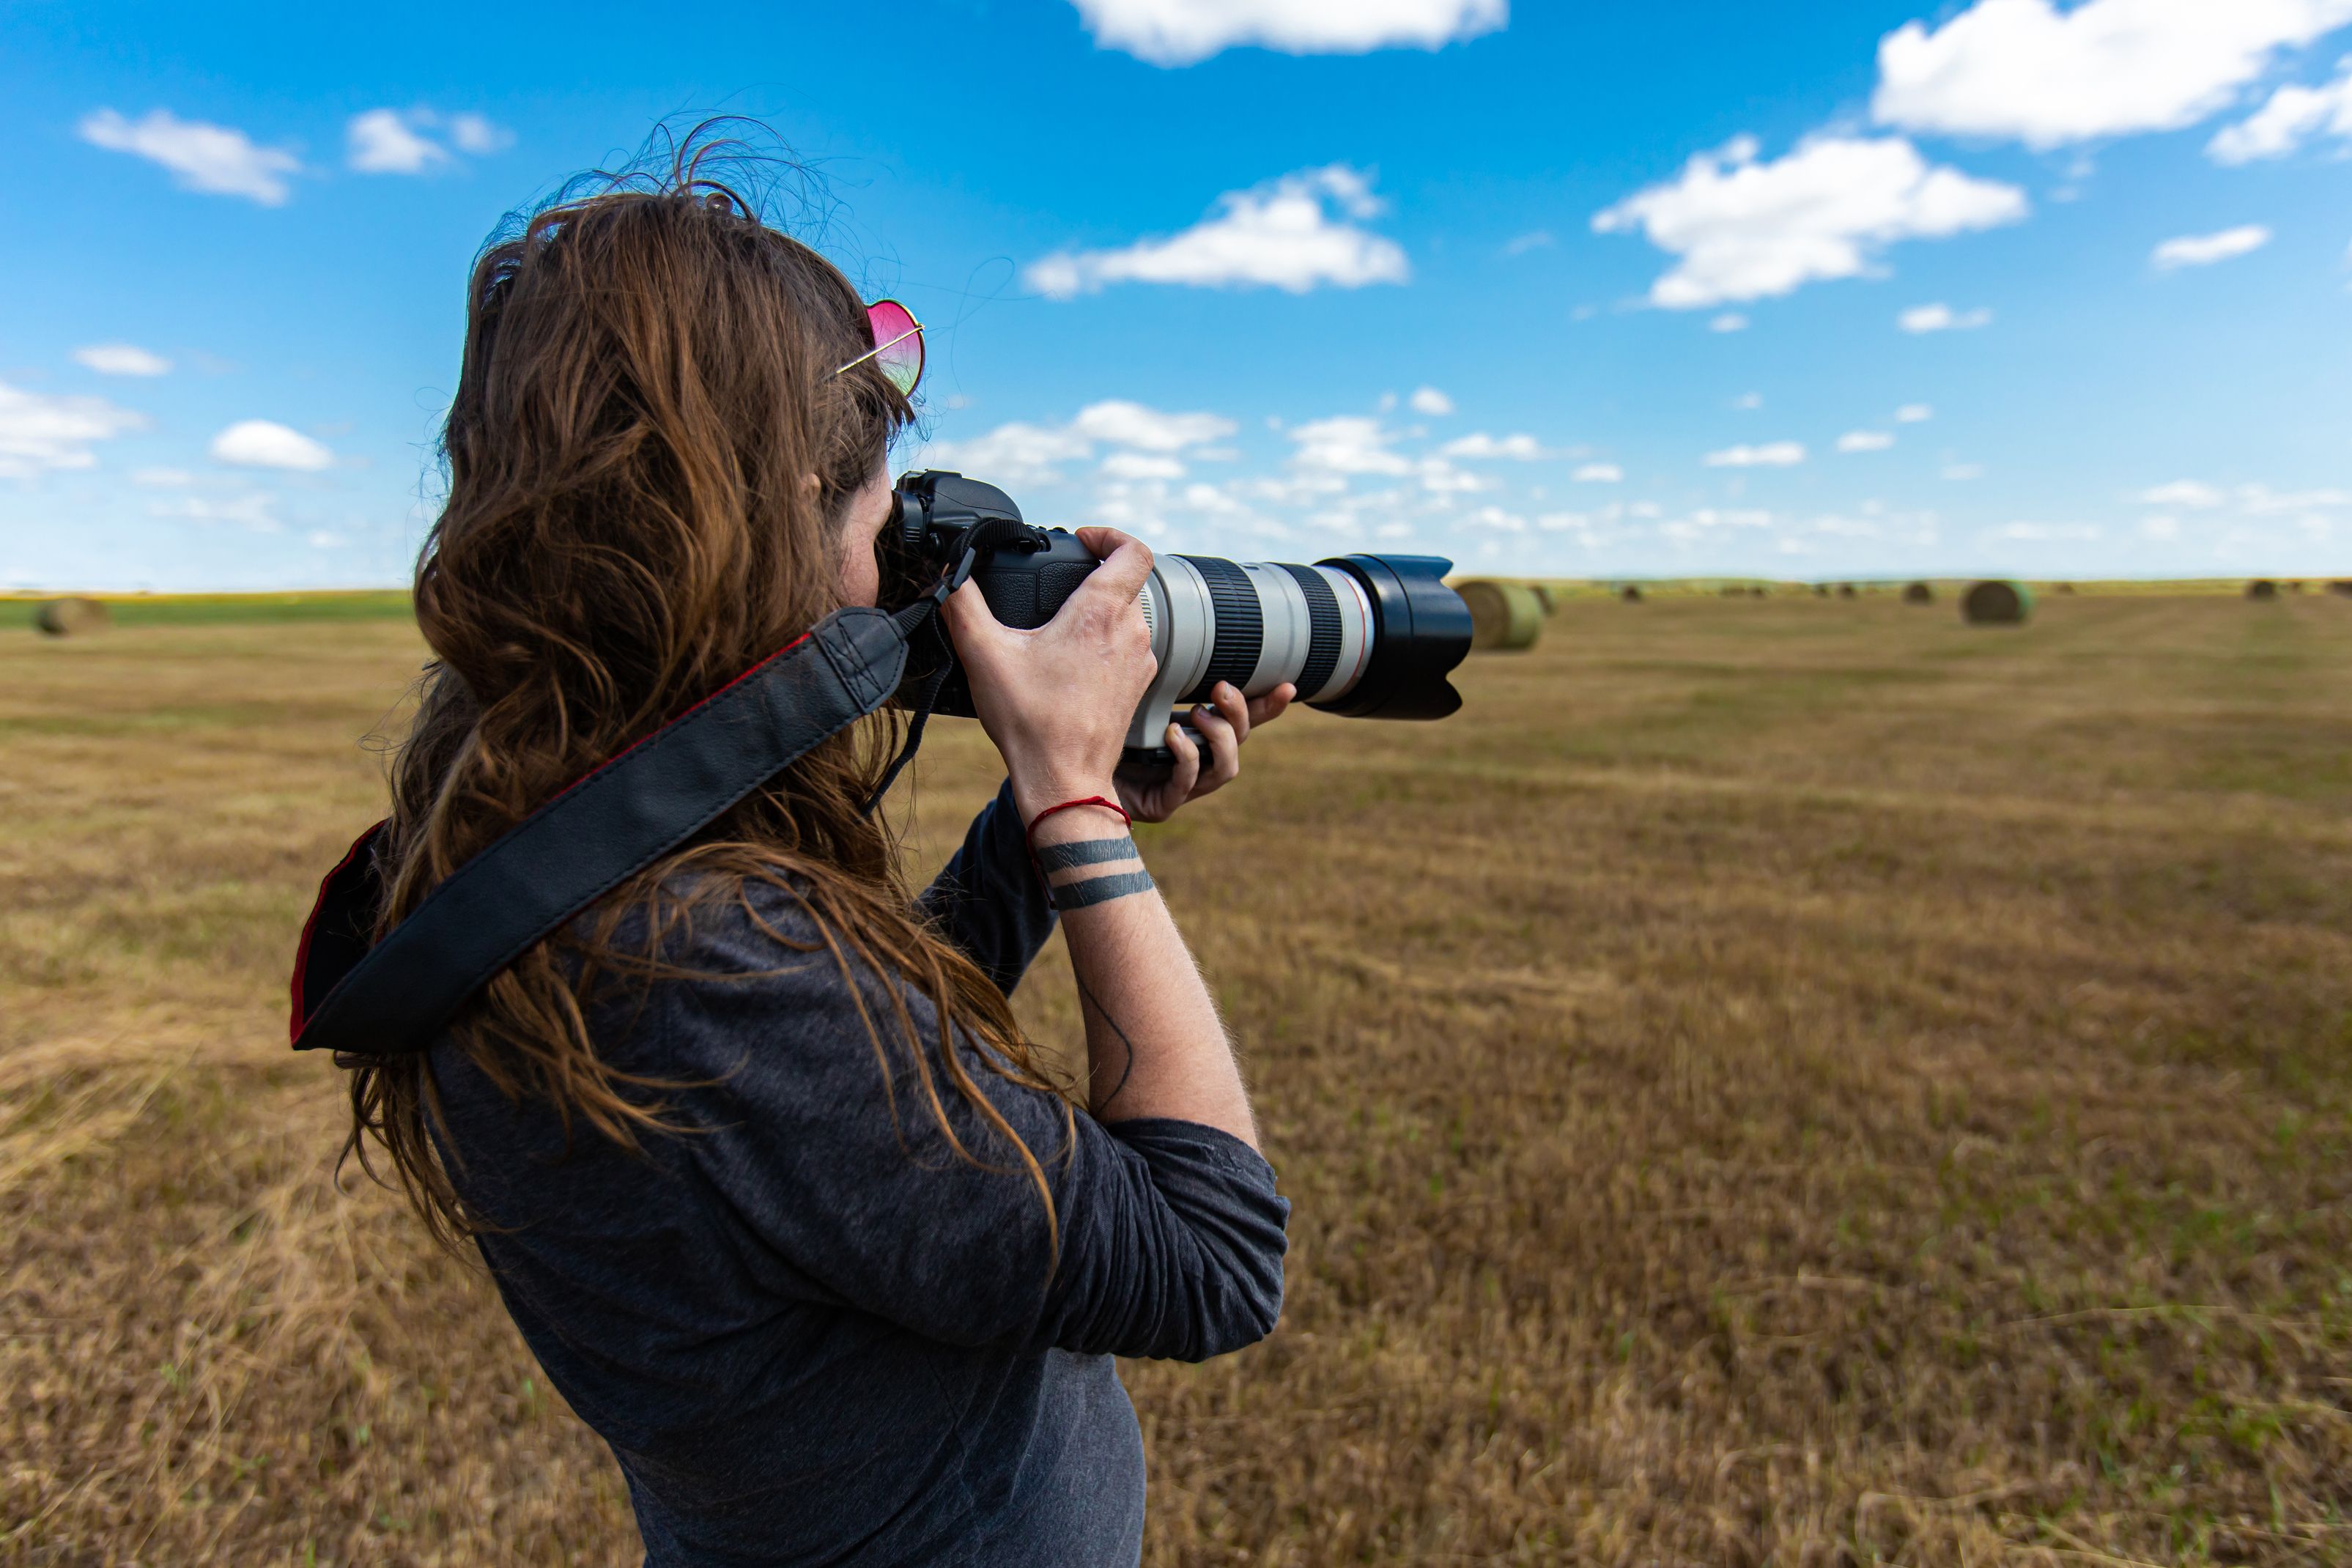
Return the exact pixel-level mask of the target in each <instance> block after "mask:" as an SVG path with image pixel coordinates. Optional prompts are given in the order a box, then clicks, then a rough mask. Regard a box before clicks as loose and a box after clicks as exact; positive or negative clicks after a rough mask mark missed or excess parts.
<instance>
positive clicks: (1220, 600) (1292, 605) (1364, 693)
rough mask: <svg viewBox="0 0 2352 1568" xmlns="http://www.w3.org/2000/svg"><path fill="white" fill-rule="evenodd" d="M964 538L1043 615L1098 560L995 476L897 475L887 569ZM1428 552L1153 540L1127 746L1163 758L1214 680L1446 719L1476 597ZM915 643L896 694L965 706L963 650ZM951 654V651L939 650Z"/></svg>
mask: <svg viewBox="0 0 2352 1568" xmlns="http://www.w3.org/2000/svg"><path fill="white" fill-rule="evenodd" d="M964 549H972V550H974V551H976V552H977V559H976V561H975V563H974V565H973V567H972V573H971V576H972V580H973V581H974V582H976V583H978V584H980V591H981V593H982V595H983V596H984V597H986V599H987V600H988V607H989V608H990V609H991V610H992V611H993V612H994V613H995V616H996V618H997V619H998V620H1000V621H1002V622H1003V623H1004V624H1005V625H1006V626H1022V627H1032V626H1044V625H1045V623H1046V622H1047V621H1049V620H1052V619H1053V618H1054V612H1055V611H1056V610H1058V609H1060V608H1061V607H1062V603H1063V601H1064V600H1066V599H1067V598H1068V597H1069V596H1070V595H1072V594H1073V593H1075V592H1076V590H1077V586H1078V584H1080V583H1083V582H1084V581H1086V579H1087V574H1089V573H1091V572H1092V571H1094V569H1095V567H1096V565H1097V562H1096V560H1095V558H1094V556H1093V555H1091V554H1090V553H1088V552H1087V547H1086V546H1085V545H1083V544H1081V543H1079V542H1078V541H1077V538H1076V535H1074V534H1071V533H1069V532H1067V531H1064V530H1062V529H1058V528H1054V529H1046V528H1038V527H1035V526H1034V525H1032V524H1030V523H1028V522H1026V521H1023V519H1022V516H1021V509H1020V508H1019V507H1017V506H1015V505H1013V498H1012V497H1010V496H1008V495H1006V494H1005V493H1004V492H1003V490H1001V489H997V488H996V487H995V486H994V485H991V484H983V483H982V482H981V481H980V480H978V479H966V478H964V476H962V475H961V474H957V473H950V472H948V471H945V470H941V469H927V470H925V471H922V472H919V473H910V474H908V475H906V476H904V477H903V478H901V479H899V480H898V488H897V489H896V490H895V491H894V492H893V495H892V498H891V505H890V521H889V523H888V525H887V527H886V528H885V529H884V530H883V537H882V554H883V560H884V564H885V568H886V570H887V572H888V573H889V574H890V575H891V576H893V577H895V578H896V579H897V580H898V582H899V583H900V584H902V585H903V588H904V591H905V592H906V593H907V594H908V595H909V596H911V595H913V594H914V593H917V592H919V591H921V590H922V589H923V588H927V587H929V585H930V584H932V583H934V582H936V581H937V580H938V578H939V575H940V572H941V571H943V570H945V569H947V568H948V567H950V566H951V565H952V564H954V563H955V562H956V560H958V559H960V558H961V551H962V550H964ZM1452 569H1453V563H1452V562H1449V561H1446V560H1444V558H1442V557H1440V556H1435V555H1341V556H1335V557H1333V558H1331V559H1329V560H1327V561H1322V562H1318V563H1317V564H1315V565H1312V566H1295V565H1289V564H1269V563H1263V562H1255V561H1252V562H1234V561H1224V560H1220V559H1219V558H1217V557H1216V556H1213V555H1159V556H1156V557H1155V558H1154V560H1153V563H1152V567H1151V575H1150V578H1149V579H1148V580H1146V582H1145V583H1144V585H1143V592H1142V594H1141V595H1140V597H1141V600H1142V604H1143V618H1144V621H1145V623H1146V624H1147V625H1148V626H1150V628H1151V651H1152V653H1153V654H1154V655H1155V656H1156V657H1157V658H1159V661H1160V674H1159V677H1158V679H1155V680H1154V681H1153V682H1152V684H1151V689H1150V691H1149V692H1148V693H1146V694H1145V696H1144V699H1143V705H1142V706H1141V707H1139V708H1138V709H1137V710H1136V711H1135V721H1134V722H1133V723H1132V724H1130V725H1129V728H1128V732H1127V752H1126V760H1127V761H1128V762H1129V763H1133V764H1143V765H1155V764H1156V765H1160V766H1165V765H1167V764H1169V763H1171V762H1173V760H1174V758H1173V756H1172V755H1171V752H1169V750H1168V748H1167V746H1166V745H1165V743H1164V738H1165V736H1166V734H1167V731H1168V721H1169V716H1170V714H1171V712H1172V711H1173V710H1175V709H1177V708H1179V707H1181V706H1186V705H1189V704H1192V703H1194V702H1202V701H1205V700H1207V699H1208V695H1209V692H1210V690H1211V689H1213V688H1214V687H1215V686H1216V684H1217V683H1218V682H1219V681H1221V680H1229V681H1231V682H1233V684H1234V686H1236V687H1238V688H1239V689H1241V691H1242V692H1243V693H1244V695H1246V696H1251V697H1255V696H1257V695H1259V694H1261V693H1263V692H1266V691H1271V690H1272V689H1274V688H1276V687H1277V686H1279V685H1281V684H1282V683H1283V682H1284V681H1289V682H1291V683H1292V684H1294V685H1295V686H1297V689H1298V696H1299V700H1302V701H1304V702H1306V703H1307V705H1308V706H1309V707H1313V708H1320V709H1322V710H1324V711H1325V712H1328V713H1339V714H1344V715H1346V716H1348V717H1349V718H1354V719H1443V718H1444V717H1445V716H1446V715H1447V714H1449V713H1451V712H1453V711H1454V710H1455V709H1457V708H1459V707H1461V706H1462V697H1461V694H1460V693H1459V692H1457V691H1455V690H1454V686H1453V683H1452V682H1451V681H1449V680H1448V679H1446V677H1447V676H1448V675H1449V674H1450V673H1452V671H1453V669H1454V666H1455V665H1457V664H1460V663H1461V662H1462V656H1463V655H1464V654H1465V653H1466V652H1468V651H1469V647H1470V611H1469V608H1468V606H1466V605H1464V604H1463V602H1462V598H1461V595H1457V594H1456V593H1454V590H1453V589H1451V588H1449V587H1447V586H1446V585H1445V574H1446V573H1447V572H1449V571H1451V570H1452ZM940 641H941V648H942V650H944V651H940V652H937V653H934V654H933V655H932V656H930V658H929V659H923V658H918V659H916V660H914V661H913V667H912V668H909V670H908V677H907V684H906V686H904V687H902V688H901V692H902V694H905V695H908V696H909V699H910V700H914V699H913V695H912V694H913V693H915V692H918V691H922V690H928V689H932V687H933V685H934V683H937V684H936V692H935V696H934V697H933V700H932V704H931V705H932V707H933V708H934V710H936V711H938V712H941V713H950V714H955V715H958V716H961V717H964V718H970V717H971V713H972V707H971V692H970V690H969V689H967V688H966V687H965V684H964V680H963V677H962V673H961V671H960V670H957V669H956V668H954V655H953V653H952V651H951V650H945V638H944V637H942V638H941V639H940ZM942 661H944V662H942Z"/></svg>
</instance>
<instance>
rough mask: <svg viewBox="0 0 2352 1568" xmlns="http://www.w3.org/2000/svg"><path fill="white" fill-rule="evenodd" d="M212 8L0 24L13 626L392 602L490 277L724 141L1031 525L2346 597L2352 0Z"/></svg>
mask: <svg viewBox="0 0 2352 1568" xmlns="http://www.w3.org/2000/svg"><path fill="white" fill-rule="evenodd" d="M221 10H222V8H198V7H189V6H184V5H105V4H95V3H90V0H81V3H78V4H74V5H66V4H62V3H57V0H16V4H14V5H11V6H9V7H8V9H7V11H6V14H5V17H0V124H5V128H6V131H7V132H8V134H9V137H10V142H11V144H12V145H13V146H15V147H16V149H17V152H16V156H15V157H14V158H12V159H11V161H10V163H9V165H8V167H7V170H6V172H5V174H0V278H5V279H6V281H7V288H6V289H5V295H0V586H21V587H55V586H90V587H101V588H132V587H153V588H158V589H175V588H177V589H194V588H226V587H276V586H299V585H334V584H389V583H397V582H401V581H404V579H405V576H406V574H407V571H408V568H409V565H410V563H411V561H412V560H413V557H414V553H415V545H416V542H417V540H418V538H419V536H420V535H421V533H422V531H423V530H424V528H425V524H426V523H427V522H428V521H430V517H431V510H432V500H433V496H434V490H435V483H436V480H435V477H434V471H433V465H432V439H433V434H434V429H435V426H436V420H437V417H438V416H439V412H440V410H441V408H442V406H443V404H444V401H445V398H446V392H447V389H448V388H449V386H450V385H451V384H452V383H453V381H454V379H455V374H456V361H457V350H458V344H459V331H460V326H461V311H462V300H463V280H464V278H465V275H466V271H467V266H468V263H469V261H470V259H471V258H472V256H473V254H474V253H475V251H476V249H477V248H478V246H479V245H480V244H481V242H482V240H483V238H484V237H485V236H486V235H487V234H488V232H489V231H490V230H491V229H492V228H493V227H494V226H496V225H497V223H498V222H499V219H500V217H501V216H502V215H504V214H506V213H508V212H509V211H510V210H512V209H514V208H517V207H519V206H522V205H528V204H530V202H532V201H534V200H536V199H538V198H540V197H542V196H543V195H546V194H547V193H548V192H550V191H551V190H552V189H553V188H554V187H555V186H556V185H558V184H560V183H561V182H562V180H563V178H564V177H565V176H567V175H569V174H572V173H574V172H576V171H579V170H582V169H584V168H588V167H593V166H595V165H597V164H599V163H607V162H610V161H612V160H614V158H616V157H621V156H625V155H626V154H627V153H628V152H629V151H631V150H632V149H634V148H635V147H636V146H637V145H639V144H640V143H641V142H643V140H644V139H645V137H646V133H647V132H648V131H649V130H650V129H651V128H652V127H653V126H654V125H655V124H656V122H658V121H677V120H678V119H679V118H680V117H693V116H696V115H699V114H705V113H719V112H733V113H742V114H750V115H756V116H758V117H760V118H761V119H762V120H763V121H766V122H767V123H768V124H769V125H770V126H772V128H773V129H774V131H775V132H776V133H777V135H778V136H779V137H780V138H781V139H782V141H783V142H786V143H788V144H789V145H790V146H791V147H792V148H793V150H794V151H795V152H796V153H798V154H800V155H801V156H802V157H803V158H804V159H807V160H809V161H810V162H811V163H813V164H814V167H815V170H816V173H817V175H818V177H819V179H820V181H821V183H822V186H823V190H824V196H825V198H826V199H825V201H824V204H823V205H821V206H819V207H812V208H809V209H806V210H803V211H798V212H794V211H791V210H785V211H783V212H781V213H780V214H779V216H781V217H782V218H783V219H785V220H786V222H787V226H794V227H796V228H799V229H800V230H801V231H802V232H803V234H804V236H805V237H811V238H813V239H814V240H816V241H817V242H819V243H820V244H822V245H823V247H824V248H825V249H826V250H827V251H828V253H829V254H831V255H832V256H833V257H834V258H835V259H836V260H837V261H838V262H840V264H841V265H842V266H843V267H844V268H845V269H846V270H847V271H848V272H849V273H850V275H851V276H852V277H853V278H854V279H856V280H857V281H858V282H859V283H860V284H861V286H863V287H865V288H866V289H869V291H872V292H875V293H882V292H890V293H894V294H896V295H898V297H899V298H902V299H904V300H907V301H908V303H909V304H910V305H911V306H913V308H914V309H915V310H916V311H917V312H918V313H919V315H920V316H921V317H922V318H923V319H924V320H925V321H926V322H928V323H929V326H930V329H931V330H930V333H929V341H930V345H931V368H930V374H929V377H928V379H927V381H926V384H925V393H926V396H927V400H928V412H927V417H926V420H925V425H924V432H923V435H922V437H919V438H910V439H909V440H908V443H907V446H906V447H905V449H904V450H903V451H902V453H901V458H902V460H903V461H906V462H917V461H931V462H939V463H942V464H946V465H950V466H959V467H961V468H965V469H966V471H969V472H971V473H975V474H978V475H981V476H982V477H987V478H992V479H997V480H998V481H999V482H1002V483H1003V484H1005V485H1006V486H1007V488H1009V489H1012V490H1013V493H1014V494H1015V495H1016V496H1018V497H1019V498H1020V499H1021V500H1022V501H1023V502H1024V507H1025V508H1026V509H1027V510H1028V511H1029V513H1030V515H1031V516H1032V517H1033V518H1034V519H1036V520H1038V521H1048V522H1060V523H1070V524H1076V523H1081V522H1087V521H1117V522H1120V523H1122V524H1123V525H1125V526H1129V527H1131V528H1133V529H1135V530H1136V531H1139V532H1141V533H1142V534H1143V535H1144V536H1145V537H1147V538H1148V539H1150V541H1152V542H1153V543H1154V544H1155V545H1157V546H1160V547H1161V548H1169V549H1181V550H1192V551H1205V552H1219V553H1228V554H1239V555H1245V556H1254V557H1257V556H1263V557H1270V558H1287V559H1297V558H1307V559H1312V558H1315V557H1318V556H1321V555H1325V554H1329V553H1333V552H1339V551H1344V550H1358V549H1391V550H1423V551H1429V552H1439V553H1444V554H1446V555H1450V556H1453V557H1454V558H1455V559H1456V560H1458V561H1460V562H1462V563H1464V564H1465V566H1468V567H1474V568H1476V569H1482V570H1495V571H1506V570H1508V571H1520V572H1528V573H1538V572H1539V573H1546V574H1555V573H1556V574H1576V575H1594V576H1615V575H1634V574H1717V573H1759V574H1771V575H1778V576H1790V577H1811V578H1820V577H1832V578H1834V577H1842V576H1852V575H1882V574H1926V573H1978V572H2002V573H2017V574H2034V575H2086V576H2087V575H2096V576H2114V575H2171V574H2200V575H2201V574H2242V573H2255V572H2262V573H2276V574H2293V575H2304V574H2308V575H2319V574H2329V575H2344V574H2352V442H2347V436H2352V353H2347V349H2352V332H2347V328H2352V291H2347V283H2352V200H2347V197H2352V162H2347V154H2352V0H2262V3H2260V4H2255V3H2252V0H2088V3H2087V4H2074V5H2055V4H2053V3H2052V0H1971V3H1968V4H1947V5H1942V6H1941V7H1940V8H1936V9H1924V8H1923V7H1922V6H1921V5H1919V4H1916V3H1912V0H1887V3H1872V4H1863V3H1854V4H1832V3H1814V4H1808V5H1784V6H1758V5H1738V4H1682V5H1672V4H1662V5H1647V6H1632V5H1533V4H1529V3H1528V0H1521V3H1520V4H1517V5H1509V4H1507V0H1075V3H1072V0H1030V3H1026V4H1012V3H1008V0H933V3H929V4H920V3H917V4H904V5H894V6H890V7H875V6H871V5H857V6H853V5H828V4H818V3H814V0H809V3H803V4H796V5H790V6H778V5H761V6H737V7H730V6H728V5H707V6H703V7H698V8H696V9H694V10H693V12H692V13H691V15H690V16H681V17H680V18H678V19H669V18H665V17H662V16H656V15H655V14H651V13H648V12H646V10H645V9H644V8H643V7H642V6H633V7H626V8H624V7H618V6H598V5H572V6H565V7H562V8H561V9H557V8H552V7H534V6H531V5H501V6H468V7H466V8H464V9H459V8H457V7H453V6H442V5H405V6H403V7H401V8H400V10H399V11H398V12H397V13H396V14H395V13H394V12H392V11H389V10H377V11H368V10H363V9H361V8H349V9H342V10H337V9H334V8H325V7H318V6H315V5H304V6H299V7H297V6H290V5H287V6H279V5H243V6H237V7H233V8H228V11H229V14H220V13H221ZM882 12H887V15H888V16H889V20H888V21H887V24H877V22H875V21H874V20H873V18H874V17H875V16H877V13H882ZM926 443H928V445H926Z"/></svg>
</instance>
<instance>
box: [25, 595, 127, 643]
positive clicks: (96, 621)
mask: <svg viewBox="0 0 2352 1568" xmlns="http://www.w3.org/2000/svg"><path fill="white" fill-rule="evenodd" d="M113 620H114V615H113V612H112V611H110V610H109V609H108V608H107V607H106V605H104V603H102V602H101V601H100V600H97V599H51V600H49V601H47V603H45V604H44V605H42V606H41V607H40V608H39V609H37V610H35V611H34V612H33V624H34V625H35V626H38V627H40V628H41V630H42V631H43V632H44V633H45V634H47V636H49V637H86V636H88V635H89V633H91V632H102V631H104V630H105V629H106V628H107V626H109V625H110V624H111V623H112V622H113Z"/></svg>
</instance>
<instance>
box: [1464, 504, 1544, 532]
mask: <svg viewBox="0 0 2352 1568" xmlns="http://www.w3.org/2000/svg"><path fill="white" fill-rule="evenodd" d="M1462 522H1463V526H1464V527H1465V528H1492V529H1496V530H1498V531H1501V532H1504V533H1525V532H1526V531H1528V520H1527V519H1526V518H1524V517H1521V516H1520V515H1519V514H1518V513H1517V512H1515V511H1505V510H1503V509H1502V508H1501V507H1498V506H1482V507H1480V508H1479V509H1478V510H1476V511H1474V512H1472V513H1471V514H1470V515H1469V516H1467V517H1465V518H1464V519H1463V520H1462Z"/></svg>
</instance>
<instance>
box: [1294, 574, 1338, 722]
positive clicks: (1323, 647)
mask: <svg viewBox="0 0 2352 1568" xmlns="http://www.w3.org/2000/svg"><path fill="white" fill-rule="evenodd" d="M1282 569H1283V570H1284V571H1285V572H1287V573H1289V574H1290V578H1291V581H1292V582H1294V583H1297V584H1298V591H1299V592H1300V593H1301V594H1303V595H1306V596H1307V662H1306V663H1305V664H1303V665H1301V666H1299V667H1298V696H1299V700H1301V701H1304V700H1307V698H1309V697H1312V696H1314V695H1315V694H1316V693H1317V692H1318V691H1320V690H1322V689H1324V688H1325V687H1326V686H1328V685H1329V684H1330V683H1331V672H1332V670H1334V669H1336V668H1339V595H1336V594H1334V593H1332V592H1331V584H1330V583H1329V582H1328V580H1326V579H1325V577H1324V575H1323V574H1322V573H1320V572H1318V571H1317V570H1315V568H1314V567H1312V566H1294V565H1291V564H1289V563H1284V565H1283V568H1282Z"/></svg>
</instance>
